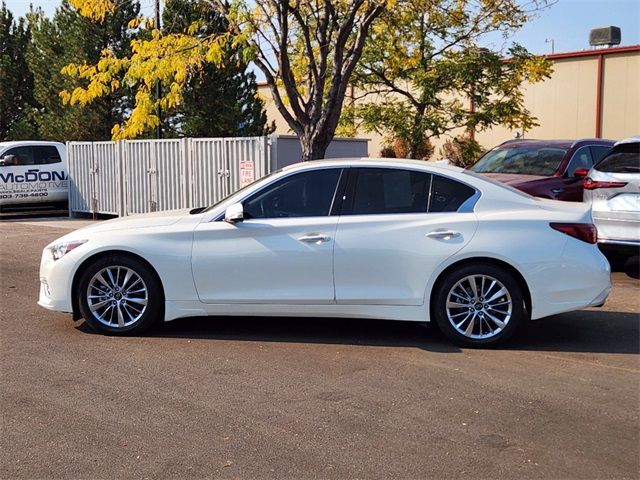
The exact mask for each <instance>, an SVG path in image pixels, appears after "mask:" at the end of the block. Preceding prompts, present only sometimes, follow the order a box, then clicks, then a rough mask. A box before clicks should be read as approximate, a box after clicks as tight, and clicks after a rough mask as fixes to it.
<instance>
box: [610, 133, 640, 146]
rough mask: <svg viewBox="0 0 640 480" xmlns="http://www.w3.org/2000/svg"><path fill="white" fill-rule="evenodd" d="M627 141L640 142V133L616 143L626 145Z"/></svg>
mask: <svg viewBox="0 0 640 480" xmlns="http://www.w3.org/2000/svg"><path fill="white" fill-rule="evenodd" d="M627 143H640V135H636V136H634V137H629V138H624V139H622V140H620V141H619V142H616V145H625V144H627Z"/></svg>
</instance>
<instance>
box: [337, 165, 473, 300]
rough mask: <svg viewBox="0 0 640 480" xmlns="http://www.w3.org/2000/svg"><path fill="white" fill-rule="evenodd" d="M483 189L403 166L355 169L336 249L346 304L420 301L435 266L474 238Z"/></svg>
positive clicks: (340, 293)
mask: <svg viewBox="0 0 640 480" xmlns="http://www.w3.org/2000/svg"><path fill="white" fill-rule="evenodd" d="M477 195H478V194H477V193H476V191H475V190H474V189H473V188H472V187H470V186H468V185H465V184H463V183H461V182H458V181H456V180H453V179H450V178H448V177H444V176H439V175H432V174H430V173H427V172H424V171H420V170H411V169H403V168H390V167H389V168H357V169H356V168H352V169H351V174H350V179H349V186H348V187H347V193H346V195H345V199H344V205H343V210H342V215H341V216H340V220H339V222H338V229H337V232H336V242H335V252H334V272H335V288H336V301H337V303H339V304H381V305H420V304H422V303H423V299H424V293H425V288H426V284H427V281H428V279H429V278H430V276H431V273H432V271H433V270H434V269H435V268H437V267H438V265H440V264H441V263H442V262H443V261H444V260H446V259H447V258H448V257H450V256H451V255H453V254H454V253H456V252H457V251H459V250H460V249H462V248H463V247H464V246H465V245H466V244H467V243H468V242H469V240H470V239H471V238H472V237H473V235H474V233H475V231H476V228H477V223H478V221H477V219H476V216H475V214H474V213H473V212H472V211H471V210H472V209H471V208H469V206H470V205H471V204H472V203H473V201H474V199H475V198H477Z"/></svg>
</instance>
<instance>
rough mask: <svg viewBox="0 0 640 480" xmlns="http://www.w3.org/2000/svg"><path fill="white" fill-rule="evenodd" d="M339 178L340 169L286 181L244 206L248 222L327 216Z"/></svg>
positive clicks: (270, 188) (293, 177) (307, 173)
mask: <svg viewBox="0 0 640 480" xmlns="http://www.w3.org/2000/svg"><path fill="white" fill-rule="evenodd" d="M339 178H340V169H338V168H332V169H324V170H314V171H312V172H301V173H298V174H294V175H290V176H288V177H286V178H283V179H282V180H279V181H277V182H275V183H274V184H272V185H269V186H268V187H265V188H264V189H263V190H261V191H259V192H257V193H256V194H254V195H253V196H252V197H251V198H249V199H248V200H246V201H245V202H243V207H244V211H245V215H246V218H281V217H322V216H327V215H329V212H330V210H331V204H332V202H333V197H334V194H335V191H336V187H337V185H338V180H339Z"/></svg>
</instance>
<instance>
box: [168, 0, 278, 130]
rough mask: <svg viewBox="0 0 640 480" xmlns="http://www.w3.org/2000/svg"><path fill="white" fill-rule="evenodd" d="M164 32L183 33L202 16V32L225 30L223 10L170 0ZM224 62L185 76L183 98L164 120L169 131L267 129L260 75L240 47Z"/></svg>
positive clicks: (195, 0)
mask: <svg viewBox="0 0 640 480" xmlns="http://www.w3.org/2000/svg"><path fill="white" fill-rule="evenodd" d="M162 18H163V21H162V24H163V25H164V28H163V32H164V33H168V34H172V33H183V32H186V31H188V29H189V26H190V25H191V24H192V23H194V22H196V21H201V22H202V27H201V28H202V33H205V32H206V33H208V34H217V35H221V34H224V33H225V32H226V31H227V30H228V28H227V22H226V19H225V17H224V15H221V14H220V13H219V12H218V11H216V10H214V9H212V8H210V4H209V3H208V2H207V1H206V0H167V3H166V6H165V8H164V11H163V13H162ZM222 64H223V65H222V66H220V67H218V66H216V65H214V64H211V63H209V64H205V65H203V67H202V70H201V71H200V72H198V73H196V74H194V75H192V76H191V77H190V78H189V80H188V81H187V82H186V84H185V87H184V93H183V102H182V104H181V105H178V106H177V107H176V108H175V109H174V111H173V112H171V114H170V115H168V117H169V118H167V119H166V120H164V121H163V124H164V125H165V126H167V127H168V128H169V129H170V130H171V131H173V132H174V133H177V134H178V135H185V136H189V137H230V136H260V135H265V134H268V133H269V132H270V131H271V130H270V129H269V128H268V127H267V115H266V112H265V111H264V102H263V101H262V99H261V98H259V97H258V93H257V88H258V87H257V85H256V79H255V75H254V74H253V72H249V71H247V64H246V62H244V61H243V59H242V58H241V57H240V52H239V49H238V48H231V47H229V48H227V49H226V51H225V52H224V59H223V62H222Z"/></svg>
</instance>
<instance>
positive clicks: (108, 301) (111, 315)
mask: <svg viewBox="0 0 640 480" xmlns="http://www.w3.org/2000/svg"><path fill="white" fill-rule="evenodd" d="M148 297H149V294H148V291H147V285H146V284H145V283H144V280H142V278H141V277H140V275H138V274H137V273H136V272H135V271H133V270H131V269H130V268H127V267H122V266H117V265H114V266H110V267H106V268H103V269H102V270H100V271H99V272H98V273H96V274H95V275H94V276H93V277H92V278H91V280H90V281H89V286H88V287H87V305H88V306H89V310H90V311H91V314H92V315H93V317H94V318H95V319H96V320H98V321H99V322H100V323H102V324H104V325H106V326H107V327H112V328H124V327H128V326H130V325H133V324H134V323H136V322H137V321H138V320H140V318H141V317H142V315H143V314H144V312H145V310H146V309H147V301H148Z"/></svg>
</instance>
